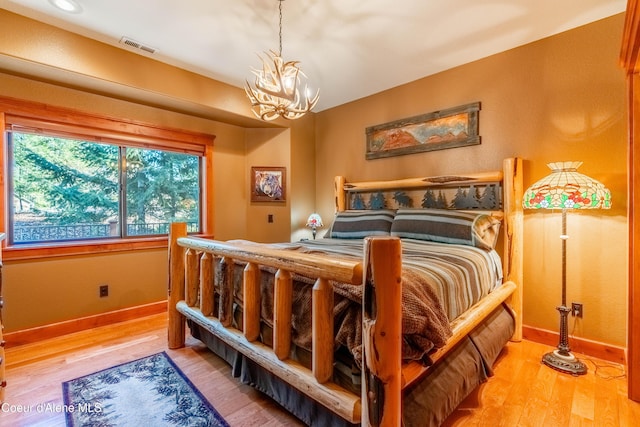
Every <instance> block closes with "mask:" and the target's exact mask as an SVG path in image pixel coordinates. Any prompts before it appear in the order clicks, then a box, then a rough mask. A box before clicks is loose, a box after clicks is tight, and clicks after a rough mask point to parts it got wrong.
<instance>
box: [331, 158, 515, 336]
mask: <svg viewBox="0 0 640 427" xmlns="http://www.w3.org/2000/svg"><path fill="white" fill-rule="evenodd" d="M522 192H523V187H522V159H519V158H507V159H505V160H504V161H503V166H502V170H497V171H484V172H471V173H456V174H452V175H439V176H431V177H422V178H408V179H398V180H390V181H367V182H347V180H346V179H345V177H343V176H337V177H336V178H335V208H336V212H344V211H349V210H363V209H364V210H370V209H374V210H377V209H400V208H425V209H445V210H463V211H472V212H484V211H487V213H489V212H490V213H491V216H495V217H498V218H500V219H501V220H502V224H501V234H502V236H503V257H502V264H503V273H504V278H505V281H512V282H514V283H515V284H516V285H517V287H518V290H517V291H516V292H514V294H513V297H512V299H511V301H510V303H511V305H512V307H513V308H514V310H515V312H516V316H518V317H519V319H516V321H517V322H520V324H521V322H522V280H523V279H522V277H523V276H522V262H523V261H522V253H523V249H522V248H523V240H522V231H523V226H522V222H523V212H522V195H523V194H522ZM517 330H519V328H517ZM520 338H521V336H520V337H514V339H520Z"/></svg>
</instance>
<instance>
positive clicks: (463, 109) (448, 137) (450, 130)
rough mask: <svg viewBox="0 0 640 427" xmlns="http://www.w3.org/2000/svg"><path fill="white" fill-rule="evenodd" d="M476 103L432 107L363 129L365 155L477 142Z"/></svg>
mask: <svg viewBox="0 0 640 427" xmlns="http://www.w3.org/2000/svg"><path fill="white" fill-rule="evenodd" d="M479 111H480V103H479V102H474V103H472V104H466V105H461V106H459V107H454V108H449V109H446V110H440V111H434V112H432V113H427V114H422V115H420V116H415V117H410V118H408V119H402V120H396V121H394V122H389V123H385V124H382V125H377V126H371V127H368V128H367V129H366V134H367V151H366V158H367V159H377V158H381V157H390V156H400V155H403V154H412V153H419V152H423V151H433V150H444V149H447V148H456V147H464V146H467V145H477V144H480V135H478V112H479Z"/></svg>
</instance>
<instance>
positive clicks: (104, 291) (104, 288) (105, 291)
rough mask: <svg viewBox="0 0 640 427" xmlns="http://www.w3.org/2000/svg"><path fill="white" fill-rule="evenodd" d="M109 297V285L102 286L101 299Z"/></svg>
mask: <svg viewBox="0 0 640 427" xmlns="http://www.w3.org/2000/svg"><path fill="white" fill-rule="evenodd" d="M108 296H109V285H100V298H104V297H108Z"/></svg>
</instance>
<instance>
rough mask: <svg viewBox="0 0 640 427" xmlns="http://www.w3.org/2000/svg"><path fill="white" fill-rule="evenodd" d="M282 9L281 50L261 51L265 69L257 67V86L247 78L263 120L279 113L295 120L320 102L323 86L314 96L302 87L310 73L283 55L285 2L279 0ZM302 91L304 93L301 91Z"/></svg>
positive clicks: (255, 109) (247, 89)
mask: <svg viewBox="0 0 640 427" xmlns="http://www.w3.org/2000/svg"><path fill="white" fill-rule="evenodd" d="M278 1H279V2H280V4H279V11H280V33H279V36H280V51H279V52H278V53H277V54H276V53H275V52H274V51H273V50H270V51H269V52H265V55H266V56H265V57H262V56H260V55H258V57H259V58H260V60H261V61H262V70H258V69H255V68H252V69H251V72H252V73H253V74H254V75H255V77H256V78H255V82H254V86H255V87H254V88H252V87H251V85H250V84H249V82H248V81H247V82H246V83H247V84H246V86H245V88H244V90H245V92H246V93H247V96H248V97H249V99H250V100H251V106H252V108H251V111H253V113H254V114H255V115H256V116H257V117H258V118H260V119H262V120H275V119H277V118H278V117H283V118H285V119H289V120H293V119H298V118H300V117H302V116H304V115H305V114H306V113H308V112H309V111H311V109H312V108H313V107H314V106H315V105H316V103H317V102H318V97H319V95H320V90H318V91H317V92H316V94H315V96H313V97H311V96H310V92H309V89H308V87H307V85H306V84H305V85H304V89H302V90H301V86H302V83H301V78H304V79H306V78H307V76H306V75H305V74H304V73H303V72H302V70H301V69H300V67H299V66H298V64H299V61H286V62H285V61H284V60H283V59H282V2H283V1H284V0H278ZM301 92H302V93H301Z"/></svg>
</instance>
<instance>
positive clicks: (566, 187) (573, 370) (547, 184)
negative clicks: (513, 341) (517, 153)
mask: <svg viewBox="0 0 640 427" xmlns="http://www.w3.org/2000/svg"><path fill="white" fill-rule="evenodd" d="M581 164H582V162H557V163H549V164H548V165H547V166H549V168H550V169H551V171H552V172H551V174H550V175H548V176H546V177H544V178H542V179H541V180H540V181H538V182H536V183H535V184H533V185H532V186H531V187H529V188H527V190H526V191H525V192H524V197H523V200H522V205H523V207H524V208H525V209H562V234H561V235H560V239H561V240H562V305H560V306H559V307H556V308H557V310H558V312H560V342H559V344H558V348H557V349H556V350H554V351H553V352H550V353H547V354H545V355H544V356H543V357H542V363H544V364H545V365H547V366H549V367H551V368H553V369H556V370H558V371H561V372H566V373H570V374H573V375H582V374H586V373H587V366H586V365H585V364H584V363H583V362H581V361H580V360H579V359H577V358H576V357H575V356H574V355H573V354H572V353H571V349H570V348H569V332H568V326H567V316H568V314H569V313H570V312H571V310H570V309H569V308H568V307H567V265H566V260H567V239H568V238H569V236H568V235H567V210H575V209H579V210H583V209H609V208H610V207H611V192H610V191H609V190H608V189H607V188H606V187H605V186H604V185H603V184H602V183H601V182H599V181H596V180H595V179H592V178H589V177H588V176H586V175H583V174H581V173H578V171H577V169H578V168H579V167H580V165H581Z"/></svg>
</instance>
